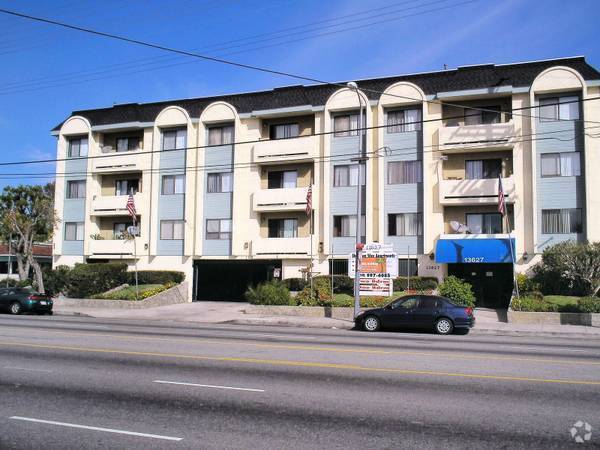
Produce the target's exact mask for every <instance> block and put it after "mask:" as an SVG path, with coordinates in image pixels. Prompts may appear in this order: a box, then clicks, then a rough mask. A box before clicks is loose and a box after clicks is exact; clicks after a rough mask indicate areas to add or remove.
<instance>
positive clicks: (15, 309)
mask: <svg viewBox="0 0 600 450" xmlns="http://www.w3.org/2000/svg"><path fill="white" fill-rule="evenodd" d="M22 310H23V307H22V306H21V304H20V303H19V302H13V303H11V304H10V313H11V314H21V311H22Z"/></svg>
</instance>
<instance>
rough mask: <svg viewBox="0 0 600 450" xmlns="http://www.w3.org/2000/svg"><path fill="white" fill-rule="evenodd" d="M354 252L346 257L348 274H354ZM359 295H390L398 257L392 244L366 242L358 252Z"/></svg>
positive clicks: (395, 275) (352, 276) (396, 272)
mask: <svg viewBox="0 0 600 450" xmlns="http://www.w3.org/2000/svg"><path fill="white" fill-rule="evenodd" d="M355 264H356V254H354V253H352V254H351V255H349V258H348V276H349V277H350V278H354V277H355V275H356V267H355ZM359 268H360V280H359V285H360V295H361V296H367V295H382V296H386V297H387V296H390V295H392V292H393V288H394V283H393V280H394V278H395V277H397V276H398V257H397V255H396V253H394V248H393V246H392V245H389V244H388V245H385V244H379V243H373V244H367V245H365V246H364V247H363V249H362V251H360V252H359Z"/></svg>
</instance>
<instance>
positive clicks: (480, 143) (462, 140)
mask: <svg viewBox="0 0 600 450" xmlns="http://www.w3.org/2000/svg"><path fill="white" fill-rule="evenodd" d="M439 133H440V134H439V135H440V150H451V149H461V150H462V149H471V148H472V149H478V150H479V149H486V148H490V149H498V148H510V147H511V145H512V144H511V142H512V138H513V137H514V134H515V125H514V123H513V122H504V123H491V124H481V125H461V126H456V127H441V128H440V131H439Z"/></svg>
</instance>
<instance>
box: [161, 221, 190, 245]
mask: <svg viewBox="0 0 600 450" xmlns="http://www.w3.org/2000/svg"><path fill="white" fill-rule="evenodd" d="M176 226H180V227H181V229H180V231H181V237H180V238H179V237H175V235H176V233H175V227H176ZM168 227H170V233H166V231H168V230H169V228H168ZM168 234H170V235H171V237H168ZM184 236H185V221H184V220H183V219H165V220H161V221H160V230H159V239H160V240H161V241H183V239H184Z"/></svg>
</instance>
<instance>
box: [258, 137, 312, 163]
mask: <svg viewBox="0 0 600 450" xmlns="http://www.w3.org/2000/svg"><path fill="white" fill-rule="evenodd" d="M316 144H317V140H316V138H315V137H314V136H303V137H297V138H290V139H276V140H268V141H261V142H257V143H255V144H254V148H253V161H254V162H255V163H258V164H274V163H282V162H295V161H310V160H312V159H313V158H316V157H317V156H318V149H317V145H316Z"/></svg>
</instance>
